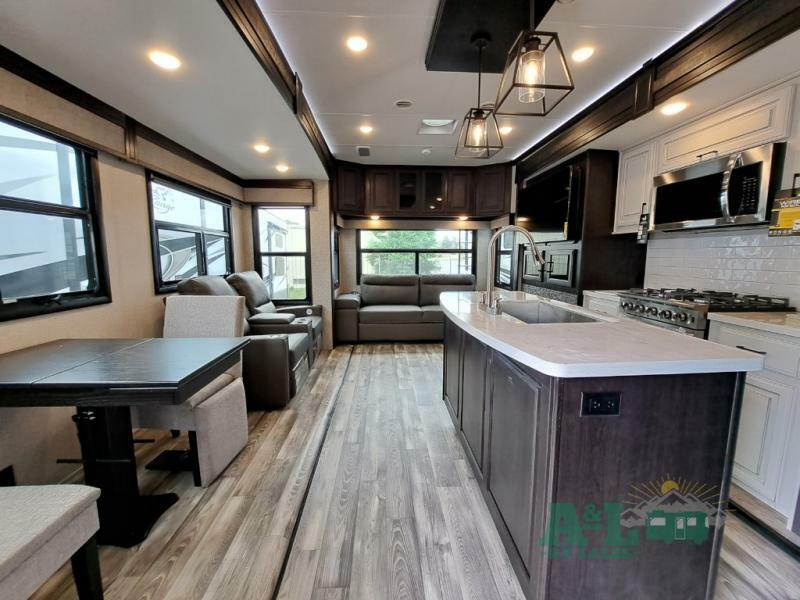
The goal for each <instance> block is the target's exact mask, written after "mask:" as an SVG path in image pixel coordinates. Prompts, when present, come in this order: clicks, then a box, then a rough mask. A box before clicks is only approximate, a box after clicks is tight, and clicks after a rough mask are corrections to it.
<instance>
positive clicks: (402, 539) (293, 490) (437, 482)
mask: <svg viewBox="0 0 800 600" xmlns="http://www.w3.org/2000/svg"><path fill="white" fill-rule="evenodd" d="M441 360H442V348H441V346H440V345H437V344H426V345H422V344H420V345H414V344H394V345H392V344H385V345H382V344H374V345H360V346H356V347H355V348H354V349H353V348H351V347H341V348H337V349H336V350H334V351H332V352H331V353H330V354H329V355H326V356H325V357H324V358H323V359H322V360H320V361H318V362H317V366H315V368H314V369H313V370H312V374H311V377H310V379H309V383H308V384H307V385H306V386H305V387H304V389H303V390H302V391H301V392H300V394H298V396H297V398H295V400H294V401H293V402H292V404H291V405H290V407H289V408H288V409H286V410H283V411H277V412H271V413H252V414H251V415H250V421H251V434H250V442H249V444H248V446H247V448H246V449H245V450H244V451H243V453H242V454H241V455H240V456H239V457H238V458H237V459H236V461H234V463H233V464H232V465H231V466H230V467H229V468H228V469H227V470H226V471H225V473H224V474H223V476H222V477H220V478H219V479H218V480H217V481H216V482H215V483H214V484H213V485H212V486H211V487H209V488H207V489H202V488H195V487H193V485H192V479H191V475H190V474H188V473H179V474H172V473H159V472H149V471H144V470H142V471H140V482H141V486H142V489H143V491H144V492H145V493H157V492H165V491H176V492H177V493H178V494H179V495H180V496H181V499H180V500H179V501H178V503H177V504H176V505H175V506H174V507H173V508H172V509H170V510H169V511H168V512H167V513H166V514H165V515H164V516H163V517H162V519H161V520H160V521H159V523H158V524H157V525H156V527H155V528H154V530H153V531H152V532H151V534H150V536H149V537H148V539H147V540H146V541H145V542H144V543H143V544H141V545H140V546H138V547H136V548H132V549H128V550H125V549H120V548H110V547H105V548H102V549H101V561H102V571H103V579H104V586H105V589H106V598H109V599H123V598H125V599H137V600H145V599H148V600H150V599H152V600H155V599H157V598H181V599H184V598H185V599H196V598H197V599H200V598H204V599H209V598H220V599H226V600H227V599H236V600H239V599H249V598H263V599H269V598H273V597H275V596H277V597H278V598H282V599H291V600H294V599H305V598H308V599H312V600H345V599H349V600H381V599H384V598H442V599H451V598H454V599H457V598H463V599H467V598H480V599H481V600H491V599H502V600H507V599H514V598H521V597H522V594H521V591H520V589H519V586H518V585H517V582H516V578H515V577H514V574H513V572H512V570H511V566H510V564H509V563H508V559H507V557H506V555H505V551H504V549H503V547H502V544H501V542H500V539H499V537H498V535H497V532H496V531H495V529H494V525H493V524H492V522H491V519H490V517H489V513H488V509H487V508H486V505H485V503H484V501H483V498H482V496H481V494H480V491H479V490H478V488H477V485H476V483H475V481H474V479H473V478H472V476H471V472H470V470H469V468H468V465H467V462H466V457H465V456H464V453H463V450H462V448H461V446H460V444H459V442H458V440H457V439H456V436H455V433H454V431H453V426H452V423H451V422H450V419H449V416H448V414H447V411H446V409H445V407H444V404H443V403H442V401H441V374H442V367H441ZM329 419H330V420H329ZM328 424H330V425H329V427H328ZM153 435H154V433H153V432H146V431H145V432H141V433H140V434H139V436H140V437H153ZM176 443H177V444H178V445H181V444H185V440H183V439H179V440H177V441H175V440H171V439H170V438H169V437H168V436H166V435H163V434H159V440H158V443H157V444H155V445H148V446H144V447H142V448H140V450H139V452H138V458H139V462H140V464H145V463H146V462H147V461H148V460H150V459H151V458H152V457H153V456H155V455H156V454H157V453H158V452H160V451H161V450H162V449H164V448H165V447H170V446H172V445H175V444H176ZM312 473H313V477H312ZM306 492H307V496H306ZM298 518H299V522H298ZM295 527H296V532H295V533H294V537H293V536H292V532H293V531H294V530H295ZM284 562H285V571H282V569H283V568H284ZM678 576H679V575H678ZM74 597H75V592H74V587H73V586H72V582H71V576H70V572H69V568H68V567H65V568H64V569H62V570H60V571H59V572H58V573H57V574H56V575H55V576H53V577H52V578H51V579H50V580H49V581H48V582H47V583H46V584H45V585H44V586H43V587H42V589H41V590H39V592H38V593H37V594H36V596H35V598H37V599H40V598H59V599H63V598H74ZM716 597H717V598H718V599H723V600H733V599H736V600H741V599H750V600H762V599H798V598H800V564H799V563H798V562H797V561H795V560H794V559H792V558H791V557H789V556H788V555H786V554H785V553H783V552H782V551H781V550H779V549H778V548H776V547H774V546H772V545H771V544H769V543H768V542H767V541H766V540H765V539H764V538H762V537H761V536H760V535H759V534H758V533H757V532H755V531H754V530H752V529H751V528H749V527H748V526H747V525H746V524H744V523H743V522H742V521H740V520H739V519H737V518H736V517H735V516H731V517H729V519H728V522H727V525H726V535H725V541H724V544H723V547H722V560H721V565H720V570H719V577H718V584H717V596H716Z"/></svg>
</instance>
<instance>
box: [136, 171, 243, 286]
mask: <svg viewBox="0 0 800 600" xmlns="http://www.w3.org/2000/svg"><path fill="white" fill-rule="evenodd" d="M149 193H150V215H151V226H152V232H151V234H152V238H153V268H154V271H155V279H156V290H157V291H158V292H169V291H172V290H174V289H175V286H176V285H177V284H178V282H179V281H180V280H181V279H188V278H190V277H195V276H197V275H227V274H229V273H231V272H232V271H233V253H232V250H231V235H230V232H231V230H230V222H231V218H230V205H229V204H228V203H227V202H226V201H224V200H222V199H219V198H216V197H214V196H212V195H211V194H209V193H208V192H201V191H200V190H196V189H194V188H191V187H188V186H186V185H183V184H180V183H177V182H174V181H171V180H168V179H165V178H163V177H161V176H158V175H155V174H152V173H150V174H149Z"/></svg>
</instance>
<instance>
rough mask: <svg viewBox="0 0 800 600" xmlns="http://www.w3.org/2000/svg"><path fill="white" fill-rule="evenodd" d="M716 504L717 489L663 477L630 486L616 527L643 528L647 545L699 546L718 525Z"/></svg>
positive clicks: (717, 503) (717, 501)
mask: <svg viewBox="0 0 800 600" xmlns="http://www.w3.org/2000/svg"><path fill="white" fill-rule="evenodd" d="M719 502H720V493H719V488H718V487H717V486H715V485H709V484H704V483H700V482H697V481H690V480H687V479H684V478H682V477H671V476H670V475H669V474H667V475H666V476H665V477H662V478H660V479H657V480H655V481H650V482H646V483H639V484H631V486H630V489H629V490H628V494H627V496H626V497H625V500H624V501H623V503H624V504H625V510H624V511H623V512H622V514H621V515H620V525H621V526H622V527H626V528H629V529H630V528H633V527H644V529H645V537H646V539H647V540H651V541H661V542H664V543H665V544H671V543H673V542H676V541H684V540H690V541H692V542H694V543H695V544H702V543H703V542H705V541H706V540H707V539H708V538H709V535H710V533H709V528H710V527H718V526H719V525H721V524H722V518H723V516H724V515H723V511H721V510H720V508H719Z"/></svg>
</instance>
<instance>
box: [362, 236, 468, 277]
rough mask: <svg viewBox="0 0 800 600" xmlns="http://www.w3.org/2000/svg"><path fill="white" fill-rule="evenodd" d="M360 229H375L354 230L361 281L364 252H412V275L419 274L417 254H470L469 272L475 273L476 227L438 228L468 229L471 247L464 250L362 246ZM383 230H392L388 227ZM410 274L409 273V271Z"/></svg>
mask: <svg viewBox="0 0 800 600" xmlns="http://www.w3.org/2000/svg"><path fill="white" fill-rule="evenodd" d="M362 231H375V230H374V229H358V230H357V231H356V281H357V282H358V283H359V284H360V283H361V276H362V275H363V270H362V268H361V263H362V261H363V257H364V254H413V255H414V273H413V275H417V276H419V274H420V273H419V255H420V254H467V253H470V254H472V260H471V267H472V268H471V272H472V274H473V275H477V260H478V248H477V241H478V231H477V230H476V229H440V231H469V232H470V234H471V237H472V248H471V249H468V250H465V249H462V248H416V249H412V248H408V249H392V248H362V247H361V232H362ZM383 231H392V230H390V229H387V230H383ZM397 231H437V230H436V229H433V230H431V229H418V228H417V229H414V228H410V229H397ZM409 275H411V273H409Z"/></svg>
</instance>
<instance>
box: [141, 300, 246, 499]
mask: <svg viewBox="0 0 800 600" xmlns="http://www.w3.org/2000/svg"><path fill="white" fill-rule="evenodd" d="M244 311H245V308H244V298H241V297H239V296H170V297H168V298H167V299H166V312H165V314H164V337H165V338H192V337H196V338H199V337H228V338H236V337H243V331H244V316H245V314H244ZM131 416H132V419H133V424H134V426H135V427H143V428H147V429H170V430H180V431H188V432H189V446H190V448H189V457H190V464H191V468H192V472H193V474H194V482H195V485H198V486H203V487H206V486H208V485H210V484H211V482H213V481H214V479H216V478H217V476H218V475H219V474H220V473H221V472H222V471H223V470H224V469H225V467H227V466H228V464H230V462H231V461H232V460H233V459H234V458H236V455H237V454H239V452H240V451H241V450H242V449H243V448H244V447H245V445H246V444H247V433H248V431H247V403H246V399H245V390H244V384H243V383H242V363H241V361H239V362H238V363H236V364H235V365H234V366H233V367H231V368H230V369H228V371H226V372H225V373H223V374H222V375H219V376H218V377H217V378H216V379H214V380H213V381H211V383H209V384H208V385H207V386H206V387H204V388H203V389H201V390H200V391H199V392H197V393H196V394H194V395H193V396H191V397H189V398H188V399H187V400H186V401H185V402H183V403H182V404H178V405H175V406H164V405H159V406H140V407H134V408H132V410H131Z"/></svg>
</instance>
